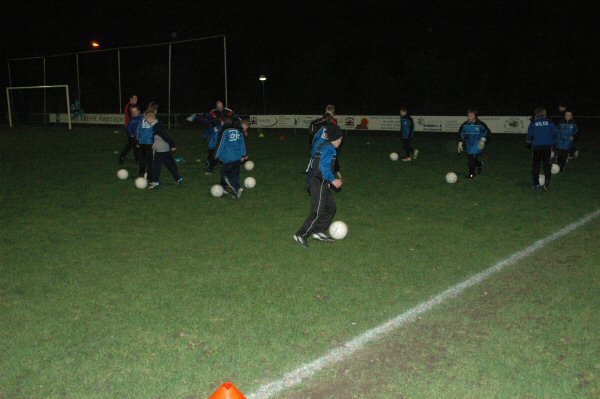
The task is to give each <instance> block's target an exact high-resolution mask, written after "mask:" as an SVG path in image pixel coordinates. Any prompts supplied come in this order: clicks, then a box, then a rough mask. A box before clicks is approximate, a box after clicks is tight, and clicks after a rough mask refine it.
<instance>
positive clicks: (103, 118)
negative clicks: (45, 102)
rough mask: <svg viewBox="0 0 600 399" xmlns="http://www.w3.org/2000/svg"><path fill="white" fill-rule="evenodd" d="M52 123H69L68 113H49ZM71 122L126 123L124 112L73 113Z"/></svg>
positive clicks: (49, 119)
mask: <svg viewBox="0 0 600 399" xmlns="http://www.w3.org/2000/svg"><path fill="white" fill-rule="evenodd" d="M48 121H49V122H50V123H68V122H69V115H68V114H52V113H49V114H48ZM71 123H89V124H97V125H124V124H125V116H124V115H123V114H83V115H71Z"/></svg>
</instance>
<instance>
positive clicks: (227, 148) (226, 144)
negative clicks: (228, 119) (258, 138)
mask: <svg viewBox="0 0 600 399" xmlns="http://www.w3.org/2000/svg"><path fill="white" fill-rule="evenodd" d="M245 156H246V144H245V142H244V133H242V132H241V131H240V130H239V129H236V128H233V127H229V128H227V129H225V130H224V131H223V134H221V141H220V142H219V147H218V148H217V153H216V154H215V158H217V159H220V160H221V162H223V163H231V162H236V161H241V160H242V158H244V157H245Z"/></svg>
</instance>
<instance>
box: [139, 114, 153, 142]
mask: <svg viewBox="0 0 600 399" xmlns="http://www.w3.org/2000/svg"><path fill="white" fill-rule="evenodd" d="M157 122H158V121H154V122H152V123H150V122H148V121H147V120H146V118H143V119H142V122H141V123H140V124H139V125H138V128H137V141H138V143H140V144H154V125H156V123H157Z"/></svg>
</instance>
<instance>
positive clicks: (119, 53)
mask: <svg viewBox="0 0 600 399" xmlns="http://www.w3.org/2000/svg"><path fill="white" fill-rule="evenodd" d="M117 75H118V76H119V112H118V113H121V110H122V109H123V108H121V105H122V104H121V97H122V93H121V50H120V49H117ZM80 104H81V102H80Z"/></svg>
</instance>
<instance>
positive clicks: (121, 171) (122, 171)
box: [117, 169, 129, 180]
mask: <svg viewBox="0 0 600 399" xmlns="http://www.w3.org/2000/svg"><path fill="white" fill-rule="evenodd" d="M117 177H118V178H119V179H121V180H125V179H127V178H128V177H129V172H128V171H127V170H125V169H119V170H118V171H117Z"/></svg>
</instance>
